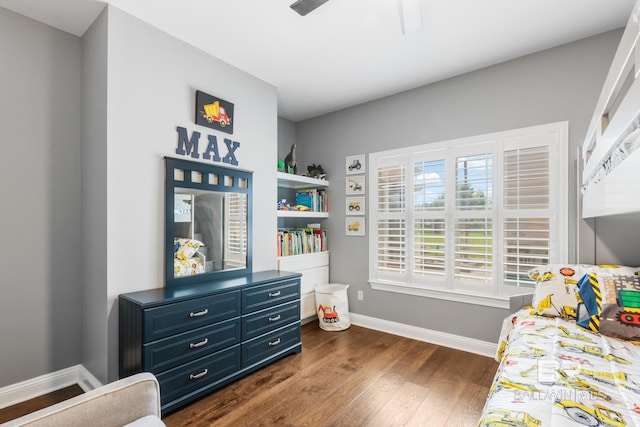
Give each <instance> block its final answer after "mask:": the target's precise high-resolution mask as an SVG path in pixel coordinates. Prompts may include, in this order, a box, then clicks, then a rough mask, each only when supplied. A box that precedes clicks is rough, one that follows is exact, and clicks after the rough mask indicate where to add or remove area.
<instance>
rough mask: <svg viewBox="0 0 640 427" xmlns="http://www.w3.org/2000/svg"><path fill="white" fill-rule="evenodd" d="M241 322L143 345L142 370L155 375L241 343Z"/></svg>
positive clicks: (228, 322) (237, 320) (214, 325)
mask: <svg viewBox="0 0 640 427" xmlns="http://www.w3.org/2000/svg"><path fill="white" fill-rule="evenodd" d="M240 331H241V329H240V318H239V317H236V318H234V319H231V320H225V321H224V322H220V323H215V324H213V325H210V326H204V327H202V328H198V329H195V330H193V331H188V332H183V333H181V334H178V335H173V336H171V337H168V338H164V339H161V340H158V341H154V342H152V343H149V344H145V345H144V349H143V350H142V352H143V357H144V364H143V370H144V371H150V372H153V373H154V374H157V373H159V372H162V371H164V370H166V369H170V368H173V367H175V366H178V365H180V364H182V363H187V362H190V361H192V360H195V359H197V358H199V357H202V356H206V355H207V354H209V353H213V352H215V351H218V350H222V349H223V348H225V347H229V346H232V345H234V344H238V343H239V342H240Z"/></svg>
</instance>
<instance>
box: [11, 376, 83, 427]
mask: <svg viewBox="0 0 640 427" xmlns="http://www.w3.org/2000/svg"><path fill="white" fill-rule="evenodd" d="M82 393H84V391H82V388H80V386H79V385H77V384H74V385H70V386H69V387H65V388H62V389H60V390H56V391H55V392H53V393H47V394H43V395H42V396H38V397H35V398H33V399H31V400H27V401H26V402H22V403H18V404H16V405H13V406H7V407H6V408H2V409H0V424H2V423H6V422H7V421H11V420H14V419H16V418H18V417H21V416H23V415H27V414H30V413H31V412H34V411H37V410H38V409H42V408H46V407H47V406H51V405H54V404H56V403H58V402H62V401H63V400H67V399H71V398H72V397H74V396H77V395H79V394H82Z"/></svg>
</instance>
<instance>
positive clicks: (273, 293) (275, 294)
mask: <svg viewBox="0 0 640 427" xmlns="http://www.w3.org/2000/svg"><path fill="white" fill-rule="evenodd" d="M279 296H280V291H276V292H269V298H273V297H279Z"/></svg>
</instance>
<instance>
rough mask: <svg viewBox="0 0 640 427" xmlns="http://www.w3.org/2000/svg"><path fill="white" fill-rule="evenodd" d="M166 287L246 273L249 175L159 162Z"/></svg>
mask: <svg viewBox="0 0 640 427" xmlns="http://www.w3.org/2000/svg"><path fill="white" fill-rule="evenodd" d="M165 177H166V184H165V188H166V192H165V205H166V210H165V218H166V220H165V224H166V225H165V277H166V285H167V286H168V287H171V286H178V285H183V284H190V283H197V282H203V281H207V280H213V279H217V278H230V277H234V276H239V275H242V274H246V273H251V271H252V269H251V224H252V221H251V210H252V209H251V203H252V201H251V178H252V172H250V171H245V170H241V169H231V168H225V167H221V166H217V165H210V164H206V163H197V162H191V161H188V160H182V159H174V158H170V157H166V158H165Z"/></svg>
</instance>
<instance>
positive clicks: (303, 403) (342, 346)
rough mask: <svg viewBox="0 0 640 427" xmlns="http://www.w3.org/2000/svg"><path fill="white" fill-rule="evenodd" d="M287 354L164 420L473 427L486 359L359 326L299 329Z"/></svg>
mask: <svg viewBox="0 0 640 427" xmlns="http://www.w3.org/2000/svg"><path fill="white" fill-rule="evenodd" d="M302 346H303V349H302V353H300V354H297V355H293V356H288V357H286V358H284V359H282V360H280V361H278V362H276V363H274V364H272V365H269V366H267V367H265V368H263V369H261V370H260V371H258V372H256V373H254V374H251V375H249V376H248V377H246V378H243V379H241V380H239V381H237V382H235V383H233V384H230V385H229V386H227V387H225V388H223V389H221V390H219V391H217V392H215V393H213V394H211V395H209V396H207V397H204V398H202V399H200V400H199V401H197V402H194V403H192V404H191V405H189V406H187V407H184V408H182V409H180V410H179V411H176V412H174V413H172V414H169V415H168V416H166V417H165V418H164V422H165V423H166V424H167V426H169V427H176V426H213V425H215V426H234V427H236V426H314V427H320V426H384V427H389V426H430V427H439V426H447V427H449V426H476V425H477V423H478V419H479V418H480V412H481V410H482V407H483V405H484V402H485V400H486V396H487V393H488V391H489V387H490V386H491V380H492V379H493V376H494V374H495V371H496V369H497V367H498V364H497V363H496V362H495V361H494V360H493V359H491V358H488V357H483V356H478V355H475V354H471V353H466V352H463V351H458V350H453V349H450V348H446V347H441V346H437V345H434V344H428V343H424V342H421V341H415V340H411V339H407V338H402V337H398V336H395V335H390V334H385V333H382V332H377V331H374V330H371V329H366V328H362V327H358V326H352V327H351V328H349V329H347V330H346V331H341V332H327V331H323V330H321V329H320V328H318V326H317V322H313V323H309V324H306V325H304V326H303V327H302Z"/></svg>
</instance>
